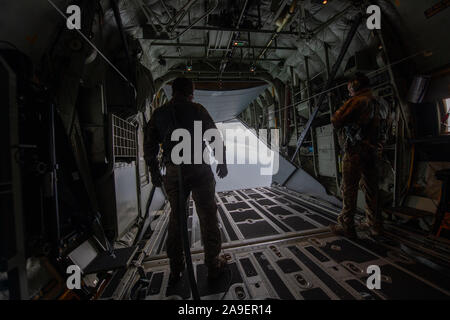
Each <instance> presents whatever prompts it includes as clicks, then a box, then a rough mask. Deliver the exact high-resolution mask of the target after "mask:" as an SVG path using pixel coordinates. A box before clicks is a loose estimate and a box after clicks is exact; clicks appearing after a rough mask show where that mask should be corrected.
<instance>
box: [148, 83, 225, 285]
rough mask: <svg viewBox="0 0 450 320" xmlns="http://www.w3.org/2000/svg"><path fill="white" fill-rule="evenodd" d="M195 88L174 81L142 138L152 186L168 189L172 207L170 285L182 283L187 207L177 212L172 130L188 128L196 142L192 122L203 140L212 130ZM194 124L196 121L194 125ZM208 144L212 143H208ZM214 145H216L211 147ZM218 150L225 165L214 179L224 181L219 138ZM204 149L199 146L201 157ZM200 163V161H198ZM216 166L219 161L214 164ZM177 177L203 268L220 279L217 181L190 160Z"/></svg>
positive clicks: (207, 167) (222, 264) (221, 260)
mask: <svg viewBox="0 0 450 320" xmlns="http://www.w3.org/2000/svg"><path fill="white" fill-rule="evenodd" d="M193 94H194V85H193V83H192V81H191V80H189V79H186V78H177V79H175V80H174V81H173V84H172V99H171V100H170V101H169V102H168V103H167V104H165V105H163V106H161V107H160V108H157V109H156V110H155V111H154V113H153V115H152V117H151V119H150V121H149V122H148V124H147V128H146V130H145V137H144V156H145V160H146V161H147V164H148V166H149V169H150V174H151V178H152V183H153V185H154V186H157V187H161V185H162V183H163V184H164V188H165V190H166V193H167V196H168V198H169V199H168V200H169V202H170V206H171V208H172V210H171V213H170V218H169V229H168V236H167V243H166V247H167V255H168V257H169V259H170V270H171V274H170V277H169V283H170V284H174V283H176V282H178V280H180V278H181V275H182V272H183V270H184V268H185V259H184V255H183V249H182V237H181V230H180V227H179V221H178V219H179V217H180V214H186V207H184V208H181V210H182V211H181V212H177V211H178V210H177V209H176V208H178V207H179V206H178V201H179V193H178V192H179V175H178V168H177V165H175V164H174V161H172V160H173V159H171V154H172V149H173V148H174V146H175V145H176V144H177V143H178V142H177V141H171V136H172V132H173V131H174V130H175V129H181V128H182V129H186V130H188V131H189V133H190V135H191V137H194V121H201V124H202V130H203V132H202V137H203V134H204V132H205V131H206V130H208V129H216V130H217V127H216V125H215V124H214V121H213V120H212V118H211V116H210V115H209V113H208V111H206V109H205V108H204V107H203V106H202V105H200V104H197V103H194V102H192V99H193ZM197 124H198V122H197ZM193 140H194V139H191V142H192V146H191V153H192V154H191V159H194V152H195V149H194V142H193ZM210 142H211V141H210ZM160 144H161V146H162V150H163V154H162V166H165V168H166V173H165V175H164V176H161V170H160V169H161V168H160V165H159V161H158V159H157V156H158V153H159V151H160ZM215 145H217V143H215ZM219 145H221V146H223V157H222V158H223V160H222V163H219V164H218V165H217V170H216V172H217V175H218V176H219V177H220V178H224V177H225V176H226V175H227V174H228V170H227V165H226V161H225V159H226V155H225V146H224V144H223V141H222V139H220V141H219ZM205 148H206V144H205V142H204V141H203V142H202V150H201V151H202V155H203V152H204V151H205ZM197 158H198V157H197ZM218 161H220V160H219V159H218ZM181 171H182V174H181V178H182V188H181V189H184V190H183V197H184V202H183V203H185V204H186V205H187V200H188V198H189V194H190V193H191V191H192V198H193V200H194V202H195V207H196V210H197V214H198V217H199V221H200V230H201V236H202V240H203V244H204V249H205V264H206V266H207V267H208V278H209V279H210V280H213V279H215V278H218V277H219V276H220V275H221V274H222V272H223V270H224V269H225V267H226V264H227V261H226V259H225V258H224V257H223V256H220V251H221V245H222V240H221V234H220V230H219V226H218V219H217V204H216V202H215V186H216V181H215V179H214V174H213V172H212V170H211V166H210V165H209V164H207V163H205V161H204V160H203V157H202V163H201V164H193V161H191V162H190V163H188V164H186V163H183V164H182V165H181Z"/></svg>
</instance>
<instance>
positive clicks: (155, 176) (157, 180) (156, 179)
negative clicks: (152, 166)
mask: <svg viewBox="0 0 450 320" xmlns="http://www.w3.org/2000/svg"><path fill="white" fill-rule="evenodd" d="M151 178H152V184H153V185H154V186H155V187H157V188H161V186H162V177H161V174H160V173H159V172H153V173H151Z"/></svg>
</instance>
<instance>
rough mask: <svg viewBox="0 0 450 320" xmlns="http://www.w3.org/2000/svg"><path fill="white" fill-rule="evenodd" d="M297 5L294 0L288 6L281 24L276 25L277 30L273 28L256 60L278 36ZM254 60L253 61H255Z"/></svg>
mask: <svg viewBox="0 0 450 320" xmlns="http://www.w3.org/2000/svg"><path fill="white" fill-rule="evenodd" d="M296 7H297V0H294V1H293V2H292V4H291V6H290V7H289V10H288V12H287V13H286V15H285V16H284V18H283V21H282V22H281V24H280V25H279V26H278V28H277V30H275V33H274V34H273V35H272V38H271V39H270V41H269V42H268V43H267V45H266V47H265V48H264V50H263V51H261V53H260V54H259V56H258V59H257V60H256V61H258V60H260V59H261V57H262V56H263V55H264V54H265V53H266V52H267V50H268V49H269V47H270V45H271V44H272V42H273V41H274V40H275V38H276V37H278V35H279V34H280V32H281V30H283V28H284V26H285V25H286V24H287V23H288V22H289V20H290V19H291V18H292V15H293V13H294V12H295V9H296ZM256 61H255V62H256Z"/></svg>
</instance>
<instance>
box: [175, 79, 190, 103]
mask: <svg viewBox="0 0 450 320" xmlns="http://www.w3.org/2000/svg"><path fill="white" fill-rule="evenodd" d="M193 94H194V83H193V82H192V81H191V80H190V79H188V78H185V77H178V78H176V79H175V80H174V81H173V83H172V95H173V96H174V97H175V96H178V97H184V98H189V97H191V96H192V95H193Z"/></svg>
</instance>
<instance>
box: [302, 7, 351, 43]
mask: <svg viewBox="0 0 450 320" xmlns="http://www.w3.org/2000/svg"><path fill="white" fill-rule="evenodd" d="M352 7H353V5H349V6H348V7H346V8H345V9H344V10H342V11H341V12H339V13H337V14H335V15H334V16H332V17H331V18H330V19H328V20H327V21H325V22H324V23H322V24H321V25H320V26H318V27H317V28H315V29H314V30H313V31H312V32H311V35H313V36H315V35H317V34H318V33H319V32H320V31H322V30H323V29H325V28H326V27H328V26H329V25H330V24H332V23H333V22H335V21H336V20H338V19H340V18H341V17H342V16H343V15H344V14H346V13H347V11H348V10H350V9H351V8H352Z"/></svg>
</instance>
